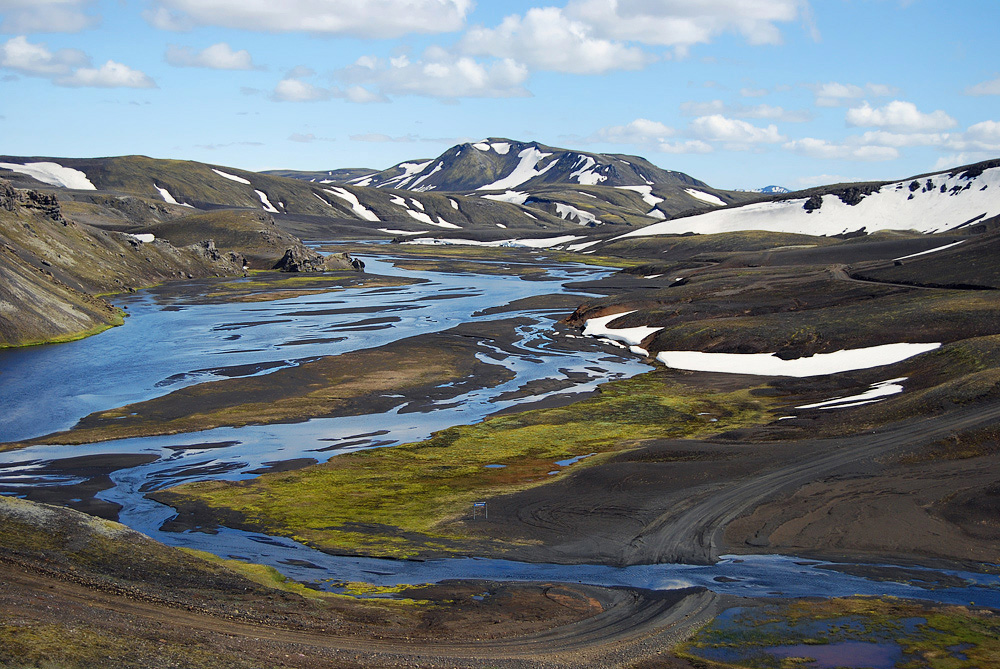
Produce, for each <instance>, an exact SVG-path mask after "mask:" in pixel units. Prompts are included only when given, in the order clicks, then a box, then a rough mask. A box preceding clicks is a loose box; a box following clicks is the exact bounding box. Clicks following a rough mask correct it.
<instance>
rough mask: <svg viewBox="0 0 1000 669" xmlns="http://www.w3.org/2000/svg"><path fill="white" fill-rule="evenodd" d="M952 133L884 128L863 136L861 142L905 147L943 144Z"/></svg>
mask: <svg viewBox="0 0 1000 669" xmlns="http://www.w3.org/2000/svg"><path fill="white" fill-rule="evenodd" d="M950 138H951V135H949V134H948V133H938V132H933V133H924V132H918V133H895V132H886V131H884V130H872V131H868V132H866V133H865V134H864V135H862V136H861V143H863V144H868V145H878V146H894V147H896V148H903V147H907V146H942V145H944V144H946V143H947V142H948V140H949V139H950Z"/></svg>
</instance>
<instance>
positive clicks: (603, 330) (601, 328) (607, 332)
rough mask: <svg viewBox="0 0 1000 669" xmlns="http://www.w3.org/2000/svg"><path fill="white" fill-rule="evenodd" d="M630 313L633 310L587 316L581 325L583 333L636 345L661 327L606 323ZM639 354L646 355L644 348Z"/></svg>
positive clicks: (588, 335)
mask: <svg viewBox="0 0 1000 669" xmlns="http://www.w3.org/2000/svg"><path fill="white" fill-rule="evenodd" d="M631 313H635V311H634V310H633V311H626V312H623V313H618V314H611V315H610V316H599V317H597V318H588V319H587V322H586V323H585V324H584V327H583V334H584V335H585V336H587V337H600V338H602V339H610V340H612V341H617V342H621V343H622V344H625V345H627V346H635V347H638V346H639V344H641V343H642V340H643V339H645V338H646V337H648V336H649V335H651V334H654V333H656V332H659V331H660V330H662V329H663V328H661V327H660V328H653V327H647V326H640V327H634V328H612V327H610V326H609V325H608V323H610V322H611V321H613V320H616V319H618V318H621V317H622V316H627V315H628V314H631ZM640 355H648V353H646V350H645V349H642V353H641V354H640Z"/></svg>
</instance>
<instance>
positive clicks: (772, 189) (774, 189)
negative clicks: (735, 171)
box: [741, 186, 792, 195]
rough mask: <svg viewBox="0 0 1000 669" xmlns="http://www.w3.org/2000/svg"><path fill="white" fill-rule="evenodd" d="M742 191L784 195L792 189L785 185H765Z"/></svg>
mask: <svg viewBox="0 0 1000 669" xmlns="http://www.w3.org/2000/svg"><path fill="white" fill-rule="evenodd" d="M741 192H747V193H763V194H765V195H782V194H784V193H791V192H792V191H790V190H788V189H787V188H785V187H784V186H764V187H763V188H752V189H750V190H748V191H741Z"/></svg>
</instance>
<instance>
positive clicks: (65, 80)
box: [55, 60, 156, 88]
mask: <svg viewBox="0 0 1000 669" xmlns="http://www.w3.org/2000/svg"><path fill="white" fill-rule="evenodd" d="M55 83H56V84H58V85H59V86H72V87H84V86H86V87H92V88H156V82H155V81H153V80H152V79H151V78H150V77H149V76H148V75H146V74H145V73H143V72H140V71H139V70H133V69H132V68H130V67H129V66H128V65H122V64H121V63H116V62H115V61H113V60H109V61H108V62H106V63H104V65H102V66H101V67H99V68H93V67H81V68H80V69H78V70H76V71H75V72H73V74H70V75H68V76H65V77H59V78H57V79H55Z"/></svg>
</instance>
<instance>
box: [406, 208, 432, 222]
mask: <svg viewBox="0 0 1000 669" xmlns="http://www.w3.org/2000/svg"><path fill="white" fill-rule="evenodd" d="M406 213H407V214H409V215H410V216H411V217H413V218H415V219H417V220H418V221H420V222H421V223H427V224H428V225H437V223H435V222H434V219H432V218H431V217H430V216H428V215H427V214H425V213H424V212H422V211H413V210H412V209H407V210H406Z"/></svg>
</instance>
